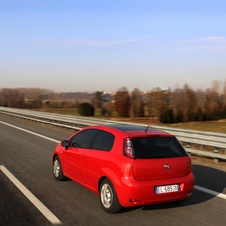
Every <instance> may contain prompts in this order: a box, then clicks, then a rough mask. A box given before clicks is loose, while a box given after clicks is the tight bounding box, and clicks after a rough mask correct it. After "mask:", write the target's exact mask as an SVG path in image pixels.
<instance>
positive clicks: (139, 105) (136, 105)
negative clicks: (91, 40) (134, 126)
mask: <svg viewBox="0 0 226 226" xmlns="http://www.w3.org/2000/svg"><path fill="white" fill-rule="evenodd" d="M130 104H131V107H130V116H131V117H143V116H144V102H143V99H142V96H141V93H140V90H139V89H137V88H135V89H134V90H133V92H132V95H131V103H130Z"/></svg>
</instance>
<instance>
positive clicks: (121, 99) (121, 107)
mask: <svg viewBox="0 0 226 226" xmlns="http://www.w3.org/2000/svg"><path fill="white" fill-rule="evenodd" d="M129 110H130V96H129V92H128V90H127V89H126V88H125V87H123V88H120V89H119V90H118V91H117V93H116V94H115V111H116V112H117V113H118V115H119V116H122V117H129Z"/></svg>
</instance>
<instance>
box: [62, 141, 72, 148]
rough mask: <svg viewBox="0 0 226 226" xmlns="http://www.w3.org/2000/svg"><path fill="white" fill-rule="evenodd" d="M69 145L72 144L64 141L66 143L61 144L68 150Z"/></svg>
mask: <svg viewBox="0 0 226 226" xmlns="http://www.w3.org/2000/svg"><path fill="white" fill-rule="evenodd" d="M69 144H70V142H69V141H68V140H64V141H62V142H61V145H62V146H63V147H65V149H66V150H67V148H68V146H69Z"/></svg>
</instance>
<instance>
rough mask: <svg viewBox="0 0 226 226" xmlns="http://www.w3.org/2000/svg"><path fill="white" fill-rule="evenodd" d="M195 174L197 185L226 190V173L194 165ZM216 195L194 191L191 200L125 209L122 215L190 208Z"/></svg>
mask: <svg viewBox="0 0 226 226" xmlns="http://www.w3.org/2000/svg"><path fill="white" fill-rule="evenodd" d="M193 173H194V176H195V185H197V186H200V187H203V188H207V189H209V190H212V191H215V192H218V193H222V192H223V191H224V189H225V188H226V172H224V171H221V170H218V169H214V168H211V167H208V166H203V165H196V164H193ZM214 197H215V196H214V195H211V194H208V193H205V192H202V191H199V190H197V189H194V192H193V195H192V197H191V198H189V199H186V200H182V201H177V202H169V203H161V204H153V205H147V206H140V207H139V206H138V207H132V208H123V209H122V211H121V212H120V213H125V212H130V211H133V210H137V209H142V210H156V209H169V208H170V209H172V208H177V207H180V206H190V205H196V204H200V203H203V202H206V201H208V200H210V199H212V198H214Z"/></svg>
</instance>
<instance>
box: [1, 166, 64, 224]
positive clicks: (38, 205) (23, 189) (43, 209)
mask: <svg viewBox="0 0 226 226" xmlns="http://www.w3.org/2000/svg"><path fill="white" fill-rule="evenodd" d="M0 170H1V171H2V172H3V173H4V174H5V175H6V176H7V177H8V178H9V179H10V180H11V181H12V182H13V183H14V184H15V185H16V187H17V188H18V189H19V190H20V191H21V192H22V193H23V194H24V195H25V196H26V197H27V198H28V200H30V202H31V203H33V205H34V206H35V207H36V208H37V209H38V210H39V211H40V212H41V213H42V214H43V215H44V216H45V217H46V218H47V219H48V220H49V221H50V222H51V223H52V224H54V225H60V224H62V222H61V221H60V220H59V219H58V218H57V217H56V216H55V215H54V214H53V213H52V212H51V211H50V210H49V209H48V208H47V207H46V206H45V205H44V204H43V203H42V202H40V201H39V200H38V199H37V198H36V197H35V196H34V195H33V194H32V193H31V192H30V191H29V190H28V189H27V188H26V187H25V186H24V185H23V184H22V183H21V182H20V181H19V180H18V179H17V178H16V177H15V176H13V174H12V173H10V172H9V170H7V169H6V167H5V166H3V165H0Z"/></svg>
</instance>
